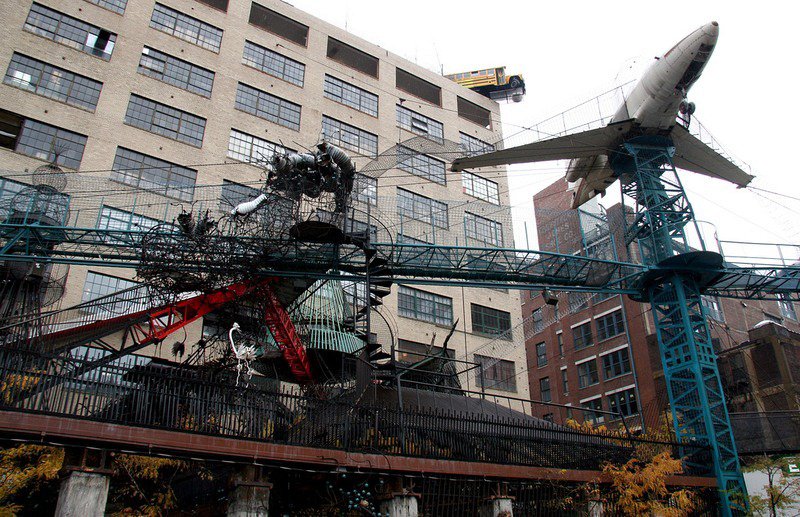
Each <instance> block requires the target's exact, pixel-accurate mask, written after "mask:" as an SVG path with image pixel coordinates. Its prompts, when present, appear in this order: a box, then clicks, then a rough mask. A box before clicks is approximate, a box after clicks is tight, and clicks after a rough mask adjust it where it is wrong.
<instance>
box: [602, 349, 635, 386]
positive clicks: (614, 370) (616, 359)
mask: <svg viewBox="0 0 800 517" xmlns="http://www.w3.org/2000/svg"><path fill="white" fill-rule="evenodd" d="M630 372H631V358H630V354H629V353H628V349H627V348H623V349H622V350H617V351H616V352H611V353H610V354H606V355H604V356H603V378H604V379H605V380H609V379H613V378H614V377H619V376H620V375H625V374H626V373H630Z"/></svg>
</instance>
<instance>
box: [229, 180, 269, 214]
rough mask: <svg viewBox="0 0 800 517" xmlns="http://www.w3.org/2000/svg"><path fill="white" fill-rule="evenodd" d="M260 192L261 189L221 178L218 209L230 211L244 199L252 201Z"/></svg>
mask: <svg viewBox="0 0 800 517" xmlns="http://www.w3.org/2000/svg"><path fill="white" fill-rule="evenodd" d="M259 194H261V190H259V189H257V188H254V187H248V186H247V185H242V184H240V183H234V182H233V181H228V180H222V194H221V195H220V200H219V209H220V210H221V211H222V212H226V213H230V211H231V210H232V209H233V207H235V206H236V205H238V204H239V203H242V202H244V201H252V200H253V199H255V198H257V197H258V196H259Z"/></svg>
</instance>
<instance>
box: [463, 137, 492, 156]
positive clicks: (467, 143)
mask: <svg viewBox="0 0 800 517" xmlns="http://www.w3.org/2000/svg"><path fill="white" fill-rule="evenodd" d="M459 135H460V137H461V150H462V152H463V153H464V155H465V156H475V155H478V154H486V153H489V152H491V151H494V149H495V148H494V146H493V145H492V144H490V143H489V142H484V141H483V140H481V139H479V138H475V137H474V136H472V135H468V134H466V133H459Z"/></svg>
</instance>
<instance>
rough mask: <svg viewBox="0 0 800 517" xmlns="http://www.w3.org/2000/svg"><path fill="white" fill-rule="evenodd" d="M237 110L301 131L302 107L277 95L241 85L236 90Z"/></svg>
mask: <svg viewBox="0 0 800 517" xmlns="http://www.w3.org/2000/svg"><path fill="white" fill-rule="evenodd" d="M236 109H239V110H242V111H244V112H246V113H250V114H251V115H255V116H256V117H260V118H263V119H265V120H269V121H270V122H274V123H275V124H278V125H281V126H285V127H288V128H289V129H294V130H300V105H299V104H295V103H293V102H289V101H287V100H285V99H281V98H280V97H276V96H275V95H271V94H269V93H267V92H264V91H261V90H258V89H256V88H253V87H252V86H248V85H246V84H244V83H239V86H238V88H237V89H236Z"/></svg>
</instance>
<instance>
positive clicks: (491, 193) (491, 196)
mask: <svg viewBox="0 0 800 517" xmlns="http://www.w3.org/2000/svg"><path fill="white" fill-rule="evenodd" d="M461 186H462V187H463V188H464V194H466V195H468V196H472V197H475V198H478V199H482V200H483V201H487V202H489V203H493V204H495V205H499V204H500V189H499V188H498V186H497V183H495V182H494V181H491V180H487V179H486V178H482V177H480V176H478V175H477V174H473V173H471V172H469V171H463V172H462V173H461Z"/></svg>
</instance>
